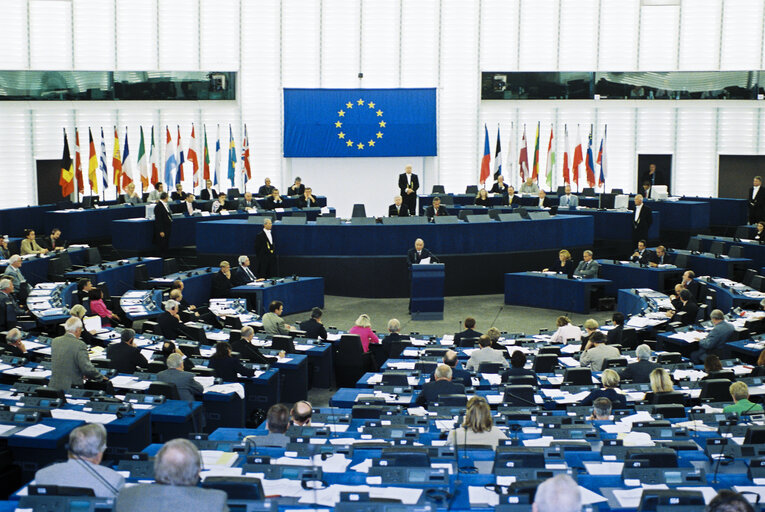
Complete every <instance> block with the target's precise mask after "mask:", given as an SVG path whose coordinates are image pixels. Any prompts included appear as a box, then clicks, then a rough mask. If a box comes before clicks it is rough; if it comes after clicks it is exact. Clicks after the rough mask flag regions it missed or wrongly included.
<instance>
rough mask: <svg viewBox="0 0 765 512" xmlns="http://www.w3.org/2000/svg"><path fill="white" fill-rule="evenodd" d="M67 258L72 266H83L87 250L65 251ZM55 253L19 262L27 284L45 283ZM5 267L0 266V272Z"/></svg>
mask: <svg viewBox="0 0 765 512" xmlns="http://www.w3.org/2000/svg"><path fill="white" fill-rule="evenodd" d="M67 252H68V253H69V258H70V259H71V260H72V265H84V264H85V258H86V257H87V254H88V250H87V249H84V248H79V247H74V248H71V249H67ZM56 256H57V253H49V254H45V255H40V256H38V257H34V258H28V259H25V260H22V262H21V273H22V274H24V277H26V278H27V282H28V283H29V284H30V285H32V286H34V285H36V284H39V283H47V282H49V281H50V279H48V266H49V265H50V260H51V258H55V257H56ZM6 267H7V265H0V272H4V271H5V269H6Z"/></svg>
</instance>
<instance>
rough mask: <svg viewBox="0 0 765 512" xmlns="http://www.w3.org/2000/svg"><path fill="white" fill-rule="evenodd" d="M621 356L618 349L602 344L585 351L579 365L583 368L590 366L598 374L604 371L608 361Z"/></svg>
mask: <svg viewBox="0 0 765 512" xmlns="http://www.w3.org/2000/svg"><path fill="white" fill-rule="evenodd" d="M620 355H621V354H620V353H619V349H618V348H616V347H612V346H610V345H606V344H605V343H600V344H598V345H595V346H594V347H592V348H591V349H589V350H585V351H584V352H583V353H582V355H581V356H580V357H579V363H580V364H581V365H582V366H589V367H590V368H591V369H592V370H593V371H596V372H597V371H600V370H603V369H604V368H603V364H604V363H605V361H606V359H616V358H617V357H619V356H620Z"/></svg>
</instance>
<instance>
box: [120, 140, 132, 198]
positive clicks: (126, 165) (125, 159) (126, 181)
mask: <svg viewBox="0 0 765 512" xmlns="http://www.w3.org/2000/svg"><path fill="white" fill-rule="evenodd" d="M131 183H133V164H132V160H131V158H130V149H129V144H128V128H127V126H126V127H125V150H124V151H123V152H122V190H125V189H126V188H127V186H128V185H130V184H131Z"/></svg>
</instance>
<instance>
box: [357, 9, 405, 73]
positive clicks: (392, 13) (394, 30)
mask: <svg viewBox="0 0 765 512" xmlns="http://www.w3.org/2000/svg"><path fill="white" fill-rule="evenodd" d="M399 13H400V9H399V2H398V0H375V1H374V2H364V3H363V12H362V20H361V23H362V26H361V54H362V55H361V69H360V70H359V71H361V72H363V73H364V79H363V80H362V81H361V86H362V87H396V86H397V85H398V81H399V58H398V57H399V55H398V53H399V52H398V49H399V44H398V42H399V27H400V19H399ZM367 84H371V85H367Z"/></svg>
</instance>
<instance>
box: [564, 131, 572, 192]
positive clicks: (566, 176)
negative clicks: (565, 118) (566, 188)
mask: <svg viewBox="0 0 765 512" xmlns="http://www.w3.org/2000/svg"><path fill="white" fill-rule="evenodd" d="M563 183H564V184H565V185H570V184H571V176H570V175H569V171H568V125H566V124H564V125H563Z"/></svg>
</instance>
